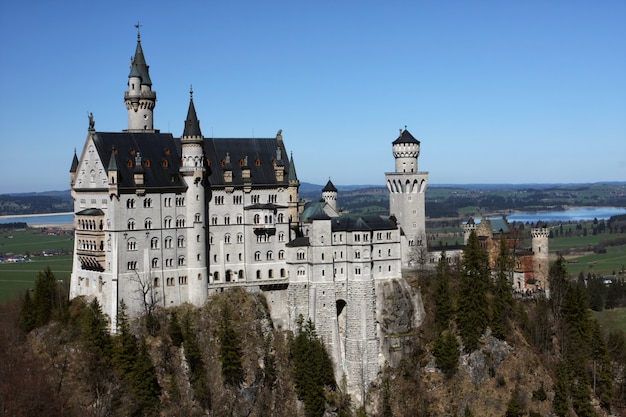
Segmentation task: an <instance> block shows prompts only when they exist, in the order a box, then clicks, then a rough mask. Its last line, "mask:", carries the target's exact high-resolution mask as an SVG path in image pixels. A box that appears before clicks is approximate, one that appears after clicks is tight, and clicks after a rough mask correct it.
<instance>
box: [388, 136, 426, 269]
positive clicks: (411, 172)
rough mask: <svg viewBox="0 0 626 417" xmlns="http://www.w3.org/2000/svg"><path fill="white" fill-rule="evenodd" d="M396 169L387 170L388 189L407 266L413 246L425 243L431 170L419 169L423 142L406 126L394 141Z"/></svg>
mask: <svg viewBox="0 0 626 417" xmlns="http://www.w3.org/2000/svg"><path fill="white" fill-rule="evenodd" d="M392 149H393V156H394V158H395V166H396V169H395V172H387V173H385V180H386V183H387V188H388V189H389V214H390V215H392V216H395V218H396V219H397V220H398V223H399V224H400V227H401V228H402V232H403V234H404V236H405V239H404V240H403V247H402V260H403V261H402V262H403V264H404V265H405V266H406V265H407V264H408V262H409V260H410V251H411V250H412V248H413V247H414V246H425V245H426V212H425V204H426V201H425V192H426V187H427V185H428V172H419V171H418V167H417V159H418V157H419V154H420V142H419V141H418V140H417V139H415V138H414V137H413V135H411V134H410V133H409V131H408V130H406V128H405V129H404V130H402V129H400V135H399V136H398V138H397V139H396V140H395V141H393V142H392Z"/></svg>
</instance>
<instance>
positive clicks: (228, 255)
mask: <svg viewBox="0 0 626 417" xmlns="http://www.w3.org/2000/svg"><path fill="white" fill-rule="evenodd" d="M226 262H230V253H227V254H226Z"/></svg>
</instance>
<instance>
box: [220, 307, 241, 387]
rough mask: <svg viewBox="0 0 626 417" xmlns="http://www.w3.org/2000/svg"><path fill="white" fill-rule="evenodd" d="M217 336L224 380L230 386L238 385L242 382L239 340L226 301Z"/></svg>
mask: <svg viewBox="0 0 626 417" xmlns="http://www.w3.org/2000/svg"><path fill="white" fill-rule="evenodd" d="M218 337H219V341H220V361H221V362H222V377H223V378H224V382H225V383H227V384H229V385H231V386H238V385H239V384H241V383H242V382H243V377H244V372H243V365H242V362H241V356H242V351H241V341H240V340H239V336H238V335H237V332H235V329H233V325H232V319H231V311H230V307H229V306H228V304H226V303H225V304H224V305H223V306H222V317H221V320H220V327H219V333H218Z"/></svg>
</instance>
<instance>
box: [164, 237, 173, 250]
mask: <svg viewBox="0 0 626 417" xmlns="http://www.w3.org/2000/svg"><path fill="white" fill-rule="evenodd" d="M171 248H172V237H171V236H168V237H166V238H165V249H171Z"/></svg>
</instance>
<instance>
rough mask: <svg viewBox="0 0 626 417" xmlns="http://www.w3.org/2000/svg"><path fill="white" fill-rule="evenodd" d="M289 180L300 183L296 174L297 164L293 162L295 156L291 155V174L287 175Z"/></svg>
mask: <svg viewBox="0 0 626 417" xmlns="http://www.w3.org/2000/svg"><path fill="white" fill-rule="evenodd" d="M287 180H288V181H289V182H294V181H298V174H296V163H295V162H294V160H293V154H291V158H289V173H288V175H287Z"/></svg>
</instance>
